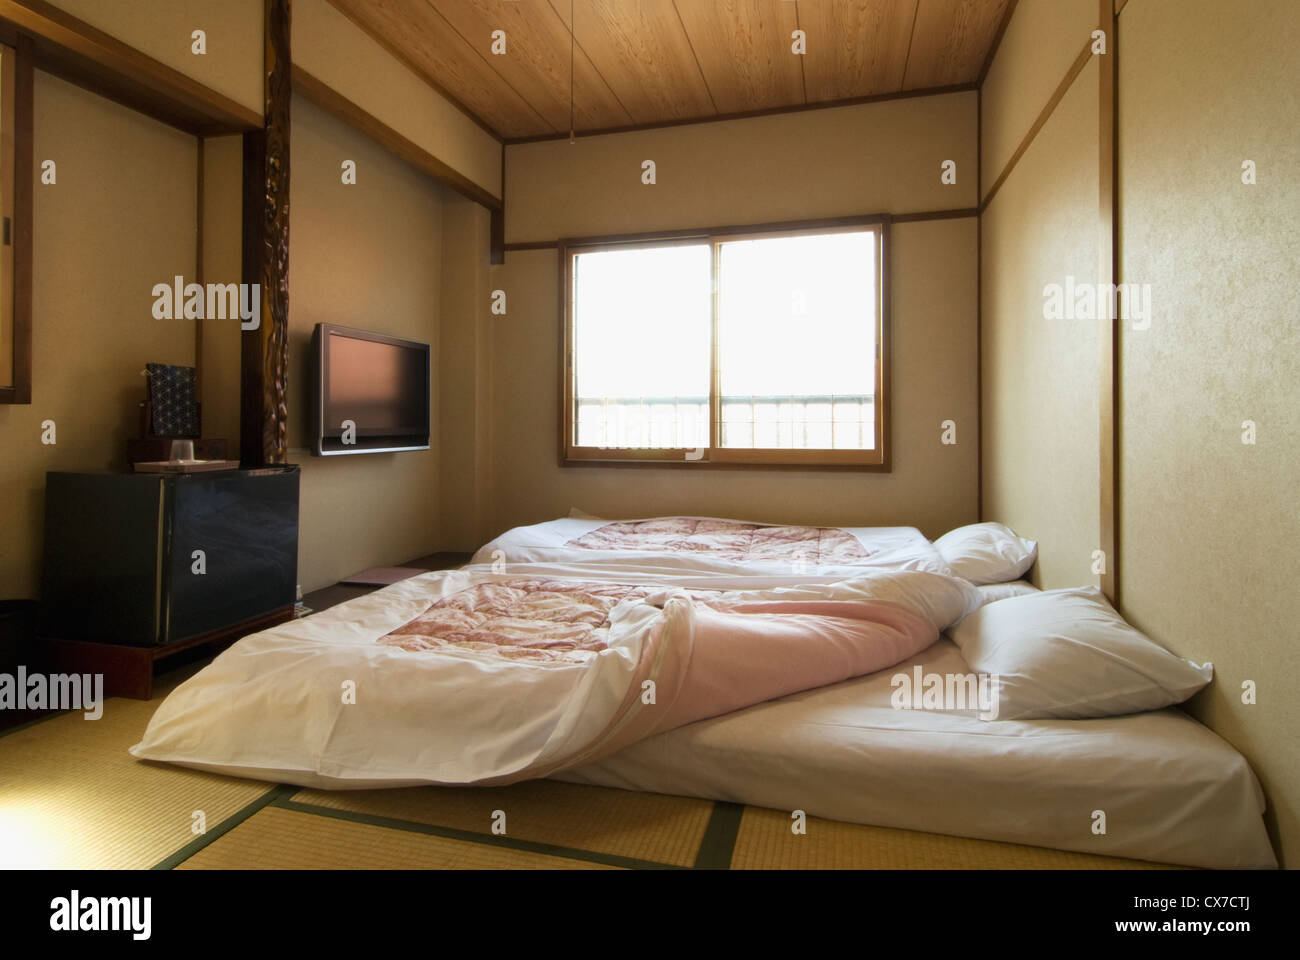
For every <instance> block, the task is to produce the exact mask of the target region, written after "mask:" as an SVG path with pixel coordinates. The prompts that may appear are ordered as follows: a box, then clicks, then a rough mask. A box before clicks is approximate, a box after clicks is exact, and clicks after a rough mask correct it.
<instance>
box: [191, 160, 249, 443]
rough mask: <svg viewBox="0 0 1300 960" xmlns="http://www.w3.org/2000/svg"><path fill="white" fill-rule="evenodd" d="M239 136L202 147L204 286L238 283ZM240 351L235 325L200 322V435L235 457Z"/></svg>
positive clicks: (241, 173)
mask: <svg viewBox="0 0 1300 960" xmlns="http://www.w3.org/2000/svg"><path fill="white" fill-rule="evenodd" d="M243 143H244V141H243V137H239V136H233V137H209V138H208V139H207V140H205V141H204V143H203V269H202V274H203V276H202V280H203V282H204V283H239V282H241V280H242V279H243V235H242V233H241V229H242V225H243V180H244V167H243V163H244V148H243ZM239 351H240V330H239V323H238V322H237V321H226V320H206V321H204V322H203V343H202V366H201V368H200V371H199V393H200V399H201V400H202V401H203V435H204V436H205V437H211V438H218V437H220V438H225V440H226V441H228V443H229V450H228V456H230V458H231V459H232V460H234V459H238V458H239Z"/></svg>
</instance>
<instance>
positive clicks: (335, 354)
mask: <svg viewBox="0 0 1300 960" xmlns="http://www.w3.org/2000/svg"><path fill="white" fill-rule="evenodd" d="M312 385H313V387H312V392H313V396H312V411H313V421H314V422H313V423H312V437H313V446H312V452H313V453H315V454H316V455H317V456H333V455H338V454H349V453H383V452H389V451H394V450H427V449H428V448H429V345H428V344H427V343H417V342H415V341H413V340H400V339H398V338H397V337H389V336H385V335H383V334H379V333H369V332H367V331H364V330H353V329H351V328H349V327H340V326H336V325H334V324H328V323H320V324H317V325H316V329H315V331H314V332H313V334H312Z"/></svg>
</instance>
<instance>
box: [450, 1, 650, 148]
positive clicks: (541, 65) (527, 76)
mask: <svg viewBox="0 0 1300 960" xmlns="http://www.w3.org/2000/svg"><path fill="white" fill-rule="evenodd" d="M428 2H430V3H432V5H433V6H434V7H435V8H436V9H437V10H438V12H439V13H441V14H442V15H443V17H444V18H445V19H446V20H447V22H448V23H450V24H451V25H452V26H453V27H454V28H455V29H456V31H457V32H458V33H459V34H460V35H461V36H462V37H464V38H465V39H466V40H467V41H468V42H469V43H470V44H471V45H474V46H477V48H478V49H479V51H480V52H481V53H482V54H483V55H484V56H486V57H487V59H488V64H489V66H491V67H492V68H493V69H494V70H495V71H496V72H497V73H498V74H499V75H500V76H501V78H502V80H503V82H504V83H505V84H508V85H509V86H510V87H511V88H513V89H514V90H516V91H518V92H519V94H520V95H521V96H522V97H523V98H524V99H525V100H527V101H528V102H529V103H530V104H531V105H532V106H533V108H534V109H535V110H536V111H537V112H538V113H540V114H541V115H542V116H544V117H545V118H546V120H547V122H548V123H550V124H551V126H553V127H555V128H556V129H557V130H561V131H564V130H568V129H569V30H568V27H567V26H565V23H564V21H563V20H561V19H560V18H559V17H558V16H557V15H556V13H555V10H554V9H553V8H552V7H551V5H550V4H549V3H547V2H546V0H527V2H511V3H506V2H503V0H428ZM494 30H504V31H505V34H506V52H505V53H504V54H500V55H496V54H492V53H491V46H492V32H493V31H494ZM573 103H574V120H575V122H576V124H577V127H578V129H580V130H594V129H599V128H601V127H618V126H625V125H627V124H630V123H632V116H631V114H629V113H628V112H627V110H625V109H624V108H623V105H622V104H621V103H619V101H618V98H617V97H616V96H614V93H613V91H611V90H610V88H609V85H608V84H606V83H605V81H604V78H603V77H601V75H600V74H599V72H597V70H596V68H595V67H594V66H592V64H591V60H590V59H589V58H588V57H587V55H586V53H585V52H584V51H582V50H576V51H575V53H574V58H573Z"/></svg>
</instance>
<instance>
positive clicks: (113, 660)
mask: <svg viewBox="0 0 1300 960" xmlns="http://www.w3.org/2000/svg"><path fill="white" fill-rule="evenodd" d="M292 618H293V607H292V606H287V607H281V608H280V609H279V610H275V611H273V612H271V613H268V614H265V615H263V616H261V617H256V618H254V619H252V620H245V621H244V622H243V623H239V624H235V625H234V626H233V627H225V628H223V629H221V630H214V631H212V632H211V633H205V634H202V635H200V636H197V637H190V638H189V639H188V640H181V641H178V642H177V643H165V644H159V645H156V646H151V647H135V646H128V645H126V644H118V643H89V642H86V641H82V640H59V639H57V638H48V639H46V641H45V645H46V649H47V650H48V651H49V661H50V671H51V672H52V673H90V674H95V673H102V674H103V675H104V696H105V697H129V698H130V699H132V700H151V699H153V678H154V673H155V671H156V669H157V665H158V664H159V663H160V662H162V661H166V660H167V659H169V658H171V657H174V656H176V655H177V654H179V653H183V652H185V651H187V650H194V649H195V648H198V647H205V648H207V650H208V651H209V652H210V653H211V654H212V655H214V656H215V655H216V654H218V653H220V652H221V651H222V650H224V649H226V647H228V646H230V645H231V644H233V643H234V642H235V641H236V640H238V639H240V638H241V637H246V636H248V635H249V634H250V633H256V632H257V631H259V630H265V629H267V628H268V627H273V626H275V625H276V624H278V623H284V622H285V621H287V620H290V619H292Z"/></svg>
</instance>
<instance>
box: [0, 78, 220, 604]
mask: <svg viewBox="0 0 1300 960" xmlns="http://www.w3.org/2000/svg"><path fill="white" fill-rule="evenodd" d="M34 137H35V146H34V150H35V158H36V171H35V177H34V180H35V182H36V186H35V188H34V194H35V196H34V211H33V234H34V251H33V270H32V281H33V305H32V317H33V345H32V359H33V376H32V403H31V405H30V406H9V405H0V437H3V438H4V444H5V452H4V456H0V531H3V533H2V534H0V596H3V597H35V596H36V595H37V593H38V591H39V583H40V564H41V551H42V547H41V544H42V530H43V528H44V519H43V516H44V515H43V511H44V490H45V472H46V471H47V470H87V471H93V470H105V469H109V468H113V469H124V468H125V466H126V446H125V444H126V440H127V438H128V437H134V436H138V435H139V419H138V418H139V411H138V404H139V403H140V402H141V401H142V400H143V399H144V393H145V384H144V377H142V376H141V375H140V373H141V371H142V370H143V369H144V366H145V364H146V363H150V362H160V363H176V364H193V363H194V322H193V321H187V320H156V319H154V317H153V312H152V311H153V294H152V289H153V285H154V284H156V283H163V282H167V281H169V280H170V278H172V277H174V276H175V275H177V274H180V275H182V276H185V277H187V278H188V277H191V276H192V275H193V272H194V248H195V243H194V231H195V220H196V177H195V170H196V145H195V140H194V138H193V137H190V136H187V135H186V134H183V133H179V132H177V131H176V130H173V129H171V128H170V127H166V126H164V125H162V124H160V123H157V122H156V121H154V120H151V119H149V118H148V117H145V116H142V115H141V114H138V113H134V112H132V111H130V110H127V109H126V108H124V107H120V106H118V105H116V104H114V103H110V102H109V101H107V100H103V99H101V98H99V97H96V96H94V95H93V94H90V93H87V92H86V91H84V90H82V89H81V88H79V87H75V86H72V85H71V84H68V83H65V82H64V81H62V80H58V79H56V78H54V77H50V76H47V75H46V74H44V73H40V72H38V73H37V74H36V91H35V131H34ZM44 160H53V161H55V163H56V164H57V171H58V182H57V183H56V184H53V185H41V183H40V164H41V162H42V161H44ZM44 420H53V421H54V422H55V428H56V431H57V434H56V436H57V440H58V442H57V444H55V445H54V446H46V445H43V444H42V443H41V423H42V421H44Z"/></svg>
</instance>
